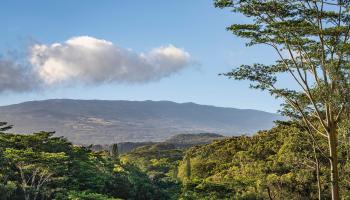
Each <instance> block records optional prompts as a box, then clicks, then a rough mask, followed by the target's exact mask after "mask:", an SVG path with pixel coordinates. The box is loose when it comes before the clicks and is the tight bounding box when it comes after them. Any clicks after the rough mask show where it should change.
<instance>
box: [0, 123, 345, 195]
mask: <svg viewBox="0 0 350 200" xmlns="http://www.w3.org/2000/svg"><path fill="white" fill-rule="evenodd" d="M9 128H10V127H9ZM339 131H340V132H341V133H342V137H341V139H340V140H339V146H340V148H339V161H340V162H339V171H340V174H341V176H340V191H341V194H342V195H343V198H344V199H348V198H350V193H349V191H350V182H349V181H348V180H349V178H350V151H349V146H350V142H349V139H348V138H349V127H348V126H345V125H344V126H343V127H342V129H340V130H339ZM316 144H317V146H316ZM117 149H118V148H117V147H116V146H114V147H113V148H111V150H110V151H109V152H108V151H100V152H94V151H92V150H90V148H88V147H83V146H74V145H72V144H71V143H70V142H68V141H67V140H66V139H65V138H62V137H53V135H52V133H47V132H40V133H35V134H32V135H17V134H9V133H1V134H0V154H1V156H0V157H1V160H0V163H1V168H0V194H1V197H0V199H4V200H7V199H14V200H16V199H31V200H32V199H34V200H35V199H37V200H44V199H56V200H64V199H66V200H69V199H72V200H73V199H74V200H85V199H97V200H98V199H101V200H104V199H212V200H214V199H232V198H233V199H317V198H319V195H320V196H321V198H322V199H329V198H330V197H331V192H330V191H331V190H330V188H331V185H330V181H329V180H330V173H329V171H328V170H327V169H328V162H329V161H328V158H327V156H326V151H327V143H326V142H325V141H324V140H323V139H322V138H318V137H316V138H312V137H310V135H309V133H308V132H307V131H306V130H305V127H302V126H300V125H298V124H297V123H295V122H279V123H278V124H277V125H276V127H274V128H273V129H271V130H268V131H260V132H258V133H257V134H255V135H254V136H239V137H229V138H225V139H220V140H215V141H213V142H212V143H210V144H204V145H197V146H194V147H191V148H189V149H179V148H178V147H176V146H175V145H173V144H169V143H157V144H152V145H146V146H143V147H139V148H137V149H135V150H133V151H131V152H129V153H126V154H122V155H118V150H117Z"/></svg>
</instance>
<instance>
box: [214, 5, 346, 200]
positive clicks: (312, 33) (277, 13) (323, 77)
mask: <svg viewBox="0 0 350 200" xmlns="http://www.w3.org/2000/svg"><path fill="white" fill-rule="evenodd" d="M215 6H217V7H220V8H230V9H231V10H232V11H233V12H237V13H241V14H243V15H245V16H246V17H248V18H250V20H249V22H248V23H245V24H237V23H236V24H233V25H231V26H230V27H228V30H229V31H231V32H232V33H233V34H234V35H236V36H239V37H242V38H245V39H248V43H247V45H248V46H252V45H258V44H263V45H268V46H270V47H271V48H272V49H273V50H275V51H276V53H277V56H278V59H277V60H276V61H275V63H274V64H272V65H265V64H259V63H257V64H253V65H242V66H240V67H239V68H236V69H234V70H233V71H231V72H229V73H226V74H224V75H226V76H228V77H229V78H233V79H236V80H249V81H251V82H252V84H251V87H252V88H255V89H261V90H267V91H269V92H270V93H271V94H272V95H274V96H276V97H278V98H283V99H284V102H285V103H284V109H283V113H284V114H286V115H288V116H290V117H292V118H294V119H296V120H300V123H303V125H305V126H307V128H308V129H309V130H310V132H316V133H318V134H319V135H321V136H323V137H324V139H325V140H327V142H328V150H329V161H330V170H329V171H330V174H331V185H332V189H331V193H332V199H333V200H339V199H340V194H339V173H338V155H337V148H338V144H337V137H338V125H339V123H341V121H342V120H344V118H345V117H344V114H345V113H348V112H349V105H350V104H349V102H350V98H349V97H350V96H349V95H350V78H349V77H350V67H349V66H350V42H349V38H350V12H349V11H350V1H348V0H312V1H311V0H288V1H286V0H273V1H268V0H215ZM281 74H288V75H289V77H290V78H291V79H292V80H293V81H294V83H295V85H293V84H292V85H289V87H288V88H284V87H280V84H279V80H280V78H281V77H283V78H284V79H285V77H286V76H282V75H281ZM297 87H299V88H298V89H296V88H297Z"/></svg>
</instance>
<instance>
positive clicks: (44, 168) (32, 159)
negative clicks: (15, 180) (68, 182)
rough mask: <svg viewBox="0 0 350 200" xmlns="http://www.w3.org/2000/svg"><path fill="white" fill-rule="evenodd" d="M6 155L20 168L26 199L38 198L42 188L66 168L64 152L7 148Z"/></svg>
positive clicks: (34, 199)
mask: <svg viewBox="0 0 350 200" xmlns="http://www.w3.org/2000/svg"><path fill="white" fill-rule="evenodd" d="M4 157H5V158H6V159H8V160H9V162H10V163H12V164H13V165H14V166H15V168H16V169H17V170H18V174H19V177H20V180H21V183H20V187H21V188H22V190H23V193H24V199H26V200H29V199H33V200H36V199H37V197H38V195H39V194H40V192H41V191H42V189H43V188H44V187H45V185H46V184H48V183H49V182H50V181H52V180H54V179H55V178H57V174H59V173H60V171H62V170H64V167H65V164H64V163H65V162H66V159H67V156H66V155H65V154H64V153H47V152H34V151H33V150H32V149H25V150H18V149H12V148H7V149H6V150H5V151H4ZM60 166H62V167H60Z"/></svg>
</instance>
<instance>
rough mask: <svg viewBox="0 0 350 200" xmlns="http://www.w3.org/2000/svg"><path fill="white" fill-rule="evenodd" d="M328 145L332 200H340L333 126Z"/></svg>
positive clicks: (335, 136)
mask: <svg viewBox="0 0 350 200" xmlns="http://www.w3.org/2000/svg"><path fill="white" fill-rule="evenodd" d="M328 145H329V161H330V165H331V184H332V200H340V194H339V174H338V155H337V135H336V128H335V127H334V126H333V127H332V128H331V130H330V132H329V138H328Z"/></svg>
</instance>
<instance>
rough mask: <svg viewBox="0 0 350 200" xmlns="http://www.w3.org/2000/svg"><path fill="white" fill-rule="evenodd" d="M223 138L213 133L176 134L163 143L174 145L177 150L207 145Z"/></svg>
mask: <svg viewBox="0 0 350 200" xmlns="http://www.w3.org/2000/svg"><path fill="white" fill-rule="evenodd" d="M224 138H225V137H224V136H222V135H219V134H215V133H199V134H178V135H175V136H172V137H171V138H169V139H167V140H165V142H166V143H170V144H174V145H175V146H176V147H179V148H184V147H191V146H194V145H200V144H208V143H210V142H212V141H213V140H217V139H224Z"/></svg>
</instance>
